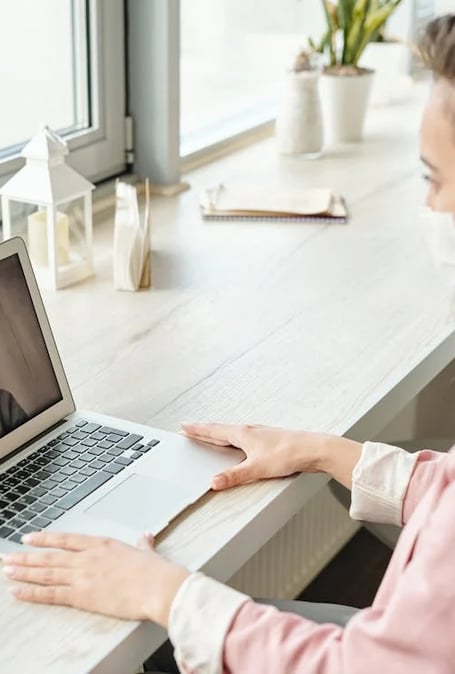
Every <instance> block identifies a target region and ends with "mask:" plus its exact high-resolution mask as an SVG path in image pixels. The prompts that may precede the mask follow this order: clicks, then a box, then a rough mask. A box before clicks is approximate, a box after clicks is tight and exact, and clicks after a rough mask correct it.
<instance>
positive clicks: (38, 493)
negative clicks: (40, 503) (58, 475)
mask: <svg viewBox="0 0 455 674" xmlns="http://www.w3.org/2000/svg"><path fill="white" fill-rule="evenodd" d="M56 484H57V483H56ZM46 493H47V492H46V490H45V489H43V488H42V487H35V488H34V489H32V491H31V492H30V494H31V495H32V496H36V497H38V498H39V497H40V496H44V494H46Z"/></svg>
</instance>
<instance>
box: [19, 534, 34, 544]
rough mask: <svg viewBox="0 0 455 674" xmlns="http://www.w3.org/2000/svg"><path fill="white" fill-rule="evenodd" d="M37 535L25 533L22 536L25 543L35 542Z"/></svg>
mask: <svg viewBox="0 0 455 674" xmlns="http://www.w3.org/2000/svg"><path fill="white" fill-rule="evenodd" d="M34 538H35V536H34V535H33V534H24V535H23V536H22V538H21V541H22V542H23V543H33V540H34Z"/></svg>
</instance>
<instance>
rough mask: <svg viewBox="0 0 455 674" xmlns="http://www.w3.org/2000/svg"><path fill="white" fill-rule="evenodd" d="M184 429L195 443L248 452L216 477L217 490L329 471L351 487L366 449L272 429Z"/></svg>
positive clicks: (214, 486)
mask: <svg viewBox="0 0 455 674" xmlns="http://www.w3.org/2000/svg"><path fill="white" fill-rule="evenodd" d="M182 430H183V432H184V434H185V435H187V436H188V437H190V438H194V439H195V440H202V441H204V442H210V443H212V444H215V445H221V446H226V447H227V446H231V447H236V448H238V449H242V450H243V451H244V452H245V455H246V458H245V460H244V461H242V462H241V463H239V464H237V465H236V466H233V467H232V468H229V469H228V470H226V471H224V472H223V473H220V474H219V475H215V476H214V478H213V481H212V489H215V490H221V489H227V488H229V487H234V486H236V485H240V484H246V483H248V482H254V481H256V480H263V479H266V478H273V477H285V476H287V475H292V474H293V473H298V472H308V473H315V472H328V473H331V474H332V475H333V477H335V478H336V479H337V480H339V481H340V482H342V483H343V484H345V485H346V486H348V487H350V486H351V475H352V470H353V468H354V466H355V464H356V463H357V461H358V459H359V457H360V451H361V447H362V445H361V444H360V443H357V442H354V441H352V440H347V439H346V438H340V437H337V436H334V435H328V434H326V433H310V432H306V431H297V430H286V429H283V428H273V427H268V426H252V425H246V426H234V425H229V424H213V423H212V424H191V423H184V424H182ZM340 450H344V451H340Z"/></svg>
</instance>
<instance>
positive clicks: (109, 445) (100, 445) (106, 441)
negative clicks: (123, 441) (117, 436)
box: [98, 440, 114, 449]
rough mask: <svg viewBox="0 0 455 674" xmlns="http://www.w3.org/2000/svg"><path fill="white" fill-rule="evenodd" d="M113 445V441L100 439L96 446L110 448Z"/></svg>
mask: <svg viewBox="0 0 455 674" xmlns="http://www.w3.org/2000/svg"><path fill="white" fill-rule="evenodd" d="M113 446H114V443H113V442H109V441H108V440H101V442H99V443H98V447H101V449H110V448H111V447H113Z"/></svg>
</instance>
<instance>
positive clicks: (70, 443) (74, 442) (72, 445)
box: [63, 436, 79, 447]
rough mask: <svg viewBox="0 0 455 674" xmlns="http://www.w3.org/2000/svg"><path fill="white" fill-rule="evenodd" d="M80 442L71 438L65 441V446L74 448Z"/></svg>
mask: <svg viewBox="0 0 455 674" xmlns="http://www.w3.org/2000/svg"><path fill="white" fill-rule="evenodd" d="M78 442H79V440H78V439H77V438H72V437H71V436H69V437H68V438H65V439H64V440H63V444H64V445H67V446H68V447H74V445H77V443H78Z"/></svg>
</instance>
